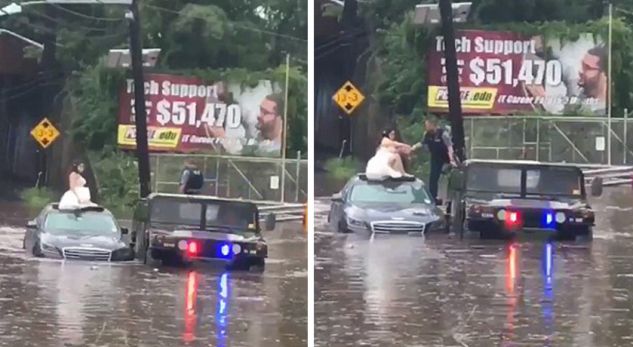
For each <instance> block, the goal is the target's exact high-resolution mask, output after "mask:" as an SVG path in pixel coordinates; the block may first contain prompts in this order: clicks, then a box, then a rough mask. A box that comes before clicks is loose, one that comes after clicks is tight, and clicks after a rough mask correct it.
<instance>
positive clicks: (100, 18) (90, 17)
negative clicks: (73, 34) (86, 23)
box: [51, 4, 125, 22]
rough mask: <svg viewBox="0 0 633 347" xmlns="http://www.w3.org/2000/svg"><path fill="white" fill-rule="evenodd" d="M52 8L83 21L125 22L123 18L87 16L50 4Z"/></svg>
mask: <svg viewBox="0 0 633 347" xmlns="http://www.w3.org/2000/svg"><path fill="white" fill-rule="evenodd" d="M51 5H53V6H54V7H56V8H58V9H60V10H62V11H64V12H67V13H69V14H72V15H75V16H77V17H82V18H85V19H91V20H98V21H104V22H121V21H125V18H124V17H122V18H114V17H101V16H92V15H88V14H84V13H81V12H78V11H73V10H71V9H68V8H65V7H64V6H61V5H58V4H51Z"/></svg>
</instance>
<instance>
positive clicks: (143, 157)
mask: <svg viewBox="0 0 633 347" xmlns="http://www.w3.org/2000/svg"><path fill="white" fill-rule="evenodd" d="M130 13H131V17H132V18H129V20H130V55H131V59H132V76H133V78H134V112H135V125H136V157H137V159H138V181H139V186H140V193H141V198H146V197H147V196H148V195H149V194H150V190H149V185H150V168H149V146H148V144H147V113H146V111H145V81H144V78H143V48H142V47H143V46H142V42H141V18H140V16H139V10H138V0H133V1H132V5H131V6H130Z"/></svg>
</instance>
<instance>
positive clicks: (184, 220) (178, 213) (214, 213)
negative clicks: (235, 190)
mask: <svg viewBox="0 0 633 347" xmlns="http://www.w3.org/2000/svg"><path fill="white" fill-rule="evenodd" d="M205 205H206V210H204V218H205V219H206V226H207V227H208V228H213V227H219V228H222V227H226V228H228V229H227V231H235V230H246V229H248V230H250V231H254V230H256V224H255V223H256V213H255V211H254V210H253V207H252V205H250V204H244V203H231V202H214V201H206V202H204V203H203V202H190V201H179V200H175V199H156V200H154V201H152V207H151V216H150V217H151V222H152V223H153V224H169V225H178V226H190V227H193V228H196V227H197V228H199V227H200V225H201V224H202V223H201V222H202V216H203V209H204V208H205Z"/></svg>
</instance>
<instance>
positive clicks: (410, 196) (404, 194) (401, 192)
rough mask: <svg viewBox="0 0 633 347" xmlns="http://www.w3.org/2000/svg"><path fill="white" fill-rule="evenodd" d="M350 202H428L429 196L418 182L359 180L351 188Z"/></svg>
mask: <svg viewBox="0 0 633 347" xmlns="http://www.w3.org/2000/svg"><path fill="white" fill-rule="evenodd" d="M350 202H353V203H387V204H389V203H391V204H430V203H431V198H430V195H429V194H428V192H427V191H426V189H425V188H424V185H422V184H421V183H420V182H412V183H408V182H407V183H398V184H388V183H385V184H375V183H367V182H361V183H359V184H357V185H355V186H354V187H353V188H352V190H351V193H350Z"/></svg>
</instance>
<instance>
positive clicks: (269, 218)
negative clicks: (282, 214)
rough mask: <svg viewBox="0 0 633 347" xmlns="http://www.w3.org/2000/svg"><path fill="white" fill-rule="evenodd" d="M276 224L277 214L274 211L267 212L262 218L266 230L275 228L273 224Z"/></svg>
mask: <svg viewBox="0 0 633 347" xmlns="http://www.w3.org/2000/svg"><path fill="white" fill-rule="evenodd" d="M276 224H277V216H275V214H274V213H269V214H267V215H266V219H265V220H264V227H265V228H266V231H272V230H275V225H276Z"/></svg>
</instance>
